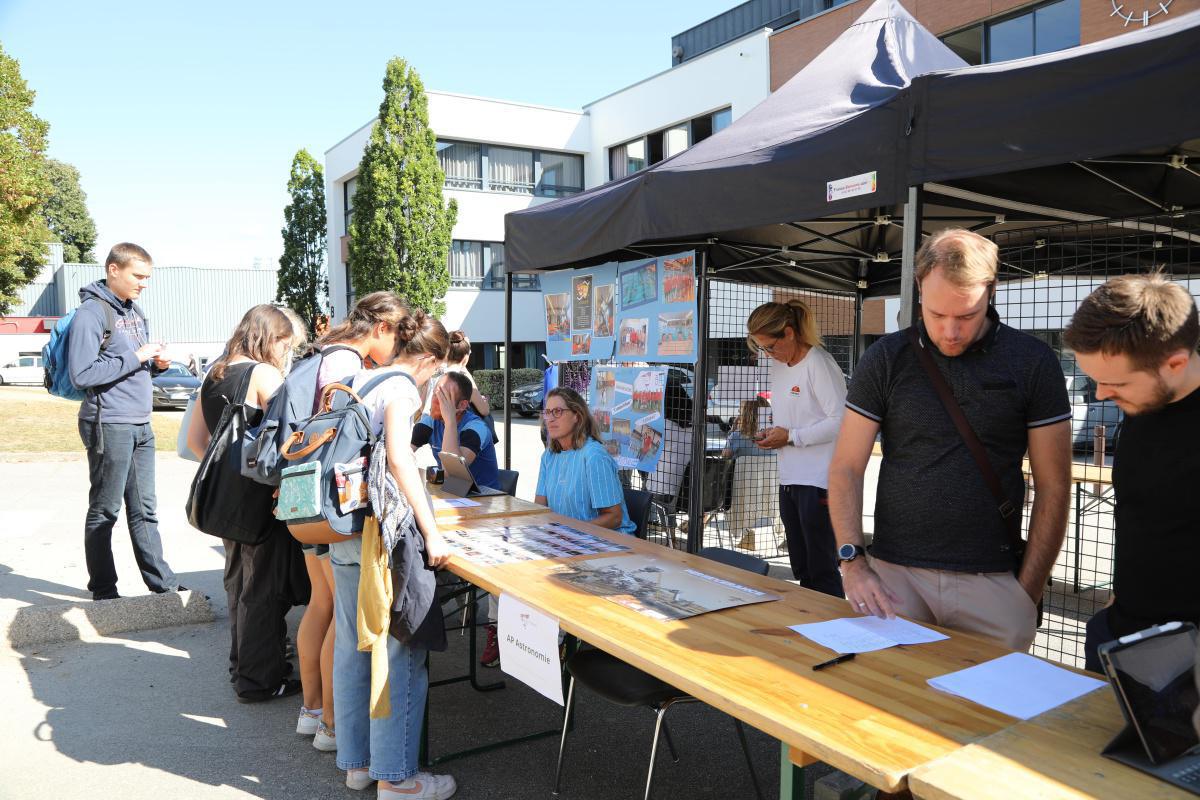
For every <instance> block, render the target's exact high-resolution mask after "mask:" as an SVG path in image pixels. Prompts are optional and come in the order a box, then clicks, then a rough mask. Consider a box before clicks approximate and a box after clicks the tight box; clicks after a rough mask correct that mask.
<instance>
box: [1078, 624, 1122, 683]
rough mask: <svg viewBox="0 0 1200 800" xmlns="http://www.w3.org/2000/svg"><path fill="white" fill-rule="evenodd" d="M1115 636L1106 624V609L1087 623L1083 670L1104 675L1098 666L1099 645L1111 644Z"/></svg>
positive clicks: (1102, 668)
mask: <svg viewBox="0 0 1200 800" xmlns="http://www.w3.org/2000/svg"><path fill="white" fill-rule="evenodd" d="M1116 638H1117V635H1116V634H1115V633H1113V630H1112V628H1111V627H1110V626H1109V624H1108V608H1107V607H1105V608H1102V609H1100V610H1099V611H1097V612H1096V613H1095V614H1093V615H1092V618H1091V619H1089V620H1088V621H1087V635H1086V636H1085V637H1084V640H1083V668H1084V669H1086V670H1087V671H1088V672H1099V673H1100V674H1101V675H1103V674H1104V667H1103V666H1101V665H1100V654H1099V648H1100V645H1102V644H1104V643H1105V642H1111V641H1112V640H1114V639H1116Z"/></svg>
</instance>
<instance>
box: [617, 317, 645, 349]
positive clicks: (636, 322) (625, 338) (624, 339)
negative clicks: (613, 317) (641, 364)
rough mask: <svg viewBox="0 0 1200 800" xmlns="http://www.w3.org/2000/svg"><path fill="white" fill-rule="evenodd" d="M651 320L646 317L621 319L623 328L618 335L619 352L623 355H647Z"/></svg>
mask: <svg viewBox="0 0 1200 800" xmlns="http://www.w3.org/2000/svg"><path fill="white" fill-rule="evenodd" d="M649 326H650V320H649V319H647V318H646V317H640V318H638V319H623V320H621V330H620V331H619V332H618V335H617V342H618V343H617V352H618V353H620V354H621V355H623V356H644V355H646V330H647V329H648V328H649Z"/></svg>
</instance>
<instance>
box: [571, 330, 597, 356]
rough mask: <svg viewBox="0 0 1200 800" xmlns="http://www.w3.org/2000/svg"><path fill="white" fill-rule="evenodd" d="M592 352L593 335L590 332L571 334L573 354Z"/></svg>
mask: <svg viewBox="0 0 1200 800" xmlns="http://www.w3.org/2000/svg"><path fill="white" fill-rule="evenodd" d="M590 352H592V335H591V334H590V333H573V334H571V355H573V356H577V355H580V354H586V353H590Z"/></svg>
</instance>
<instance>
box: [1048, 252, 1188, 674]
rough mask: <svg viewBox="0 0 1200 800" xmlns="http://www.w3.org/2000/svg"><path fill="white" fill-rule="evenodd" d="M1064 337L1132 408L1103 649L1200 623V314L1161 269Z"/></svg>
mask: <svg viewBox="0 0 1200 800" xmlns="http://www.w3.org/2000/svg"><path fill="white" fill-rule="evenodd" d="M1063 343H1064V344H1065V345H1066V346H1067V347H1068V348H1070V349H1071V350H1073V351H1074V352H1075V359H1076V360H1077V361H1078V362H1079V366H1080V367H1081V368H1082V369H1083V371H1084V372H1086V373H1087V374H1088V375H1089V376H1090V377H1091V378H1092V380H1094V381H1095V382H1096V398H1097V399H1098V400H1108V399H1111V400H1112V401H1113V402H1114V403H1116V404H1117V406H1118V407H1120V409H1121V410H1122V411H1124V412H1125V414H1126V418H1125V422H1124V424H1123V425H1122V428H1121V435H1120V438H1119V439H1118V441H1117V449H1116V453H1115V457H1114V460H1113V492H1114V493H1115V495H1116V512H1115V514H1114V518H1115V523H1116V532H1115V544H1114V558H1113V593H1112V598H1111V600H1110V603H1109V605H1108V607H1106V608H1104V609H1102V610H1101V611H1100V612H1099V613H1097V614H1096V615H1095V616H1093V617H1092V619H1091V620H1090V621H1089V622H1088V626H1087V639H1086V641H1085V643H1084V652H1085V654H1086V656H1087V668H1088V669H1089V670H1092V671H1094V672H1099V671H1100V669H1101V667H1100V661H1099V658H1098V657H1097V654H1096V648H1097V647H1099V645H1101V644H1103V643H1104V642H1107V641H1111V640H1113V639H1116V638H1118V637H1121V636H1125V635H1126V634H1129V633H1133V632H1134V631H1138V630H1141V629H1143V628H1147V627H1150V626H1151V625H1157V624H1159V623H1163V622H1170V621H1173V620H1180V621H1185V622H1195V623H1200V591H1198V590H1197V585H1196V566H1197V564H1200V491H1197V479H1200V391H1197V389H1200V355H1197V353H1196V347H1197V345H1200V319H1198V317H1197V312H1196V303H1195V301H1194V300H1193V299H1192V296H1191V295H1190V294H1188V292H1187V290H1186V289H1184V288H1183V287H1182V286H1179V285H1177V284H1174V283H1171V282H1170V281H1168V280H1167V279H1166V278H1165V277H1163V276H1162V275H1161V274H1153V275H1125V276H1122V277H1119V278H1113V279H1112V280H1110V281H1109V282H1108V283H1106V284H1104V285H1103V286H1101V287H1100V288H1099V289H1097V290H1096V291H1094V292H1092V293H1091V294H1090V295H1088V297H1087V298H1085V299H1084V301H1083V302H1082V303H1081V304H1080V306H1079V309H1078V310H1077V311H1076V312H1075V316H1074V317H1073V318H1072V320H1071V324H1070V325H1069V326H1068V327H1067V329H1066V330H1065V331H1063Z"/></svg>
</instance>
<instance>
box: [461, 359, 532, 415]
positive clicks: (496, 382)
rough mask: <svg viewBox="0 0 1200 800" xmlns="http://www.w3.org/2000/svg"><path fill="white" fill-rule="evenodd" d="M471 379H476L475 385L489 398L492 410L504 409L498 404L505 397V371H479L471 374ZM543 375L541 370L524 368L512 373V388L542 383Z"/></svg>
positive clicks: (501, 404)
mask: <svg viewBox="0 0 1200 800" xmlns="http://www.w3.org/2000/svg"><path fill="white" fill-rule="evenodd" d="M471 377H472V378H474V379H475V384H476V385H477V386H478V387H479V391H480V393H482V394H483V395H484V396H485V397H487V398H488V402H489V403H490V404H491V406H492V408H496V409H499V408H501V407H503V405H504V404H503V403H500V402H497V398H500V397H503V396H504V370H502V369H477V370H474V371H473V372H472V373H471ZM542 377H543V373H542V371H541V370H540V369H532V368H528V367H523V368H521V369H514V370H513V371H512V388H514V389H516V388H517V387H518V386H524V385H525V384H527V383H541V382H542Z"/></svg>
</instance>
